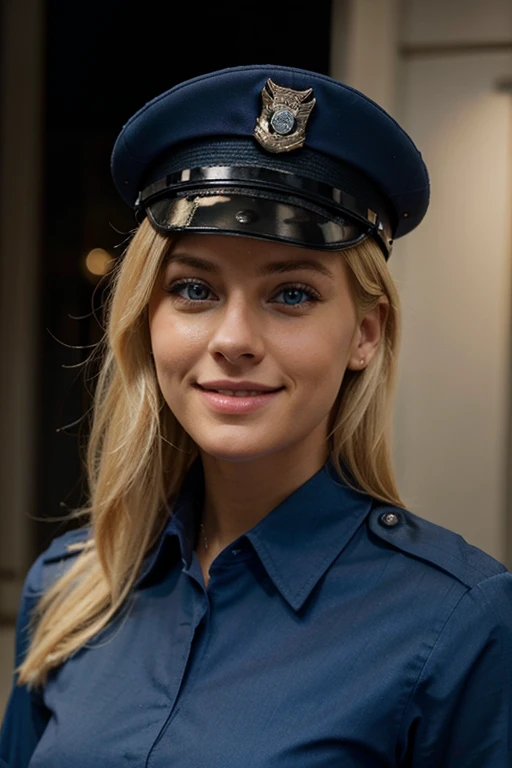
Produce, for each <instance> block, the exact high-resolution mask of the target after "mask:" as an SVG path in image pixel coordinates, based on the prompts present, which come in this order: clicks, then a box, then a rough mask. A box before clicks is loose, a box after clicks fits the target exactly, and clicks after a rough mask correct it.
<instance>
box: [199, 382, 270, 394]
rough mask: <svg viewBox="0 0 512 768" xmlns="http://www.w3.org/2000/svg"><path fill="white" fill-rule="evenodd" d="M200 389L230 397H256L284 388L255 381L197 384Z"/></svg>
mask: <svg viewBox="0 0 512 768" xmlns="http://www.w3.org/2000/svg"><path fill="white" fill-rule="evenodd" d="M197 386H198V387H199V388H200V389H203V390H205V391H207V392H218V393H219V394H221V395H227V396H229V397H255V396H256V395H261V394H264V393H266V392H278V391H279V390H280V389H283V387H267V385H266V384H257V383H256V382H254V381H229V380H225V379H224V380H222V381H205V382H204V383H203V384H199V383H198V384H197Z"/></svg>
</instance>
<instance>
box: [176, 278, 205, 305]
mask: <svg viewBox="0 0 512 768" xmlns="http://www.w3.org/2000/svg"><path fill="white" fill-rule="evenodd" d="M184 291H185V292H186V293H185V294H184V295H183V292H184ZM169 293H171V294H173V296H179V297H180V298H182V299H185V301H206V300H207V299H208V294H209V293H210V289H209V288H208V287H207V286H206V285H203V283H196V282H193V281H186V282H185V281H182V282H180V283H175V284H174V285H172V286H171V287H170V288H169Z"/></svg>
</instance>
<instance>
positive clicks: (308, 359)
mask: <svg viewBox="0 0 512 768" xmlns="http://www.w3.org/2000/svg"><path fill="white" fill-rule="evenodd" d="M180 254H186V255H188V256H193V257H197V258H200V259H202V260H207V261H209V262H211V263H213V264H214V265H215V266H217V267H218V269H219V274H212V273H211V272H207V271H206V270H204V269H200V268H198V267H191V266H188V265H187V266H184V265H182V264H179V263H173V257H177V256H179V255H180ZM304 259H310V260H316V261H317V262H320V263H321V264H323V265H325V266H327V267H328V268H329V269H330V270H331V272H332V273H333V279H331V278H329V277H327V276H325V275H323V274H319V273H317V272H313V271H309V270H308V271H305V270H296V269H294V270H293V272H286V273H283V274H270V275H265V276H262V275H260V274H259V273H258V267H260V266H262V265H264V264H268V263H269V262H276V261H283V260H287V261H288V260H296V261H303V260H304ZM178 278H179V279H180V280H182V279H184V280H192V282H194V281H195V280H196V279H197V280H198V281H199V283H200V284H201V286H202V288H197V284H195V283H194V284H195V285H196V287H194V288H191V287H190V285H189V286H188V287H187V288H184V289H181V296H182V297H183V296H186V297H188V298H190V297H191V294H192V299H193V300H194V303H193V304H192V303H190V302H189V303H188V304H187V303H186V302H185V301H183V299H180V298H179V297H178V296H177V295H171V294H170V293H169V288H170V287H171V285H172V283H173V281H174V283H176V281H177V279H178ZM297 283H300V284H301V285H302V288H304V289H307V288H309V287H310V288H312V289H313V291H314V292H316V293H318V294H319V295H320V297H321V299H322V300H321V301H318V302H311V301H310V302H307V303H303V301H301V302H300V306H290V305H289V304H286V303H284V297H285V295H286V296H287V297H288V299H289V298H290V295H293V296H294V297H296V296H297V293H295V294H290V293H286V291H287V290H289V289H290V287H291V288H292V290H293V288H294V287H295V290H296V291H298V294H300V295H301V297H302V298H303V299H305V298H307V296H305V295H304V294H301V290H302V288H301V287H298V286H297ZM283 290H284V291H285V293H284V294H283V293H282V291H283ZM198 295H200V296H207V297H208V298H207V300H206V301H199V300H197V298H198ZM149 328H150V336H151V344H152V349H153V355H154V360H155V366H156V371H157V377H158V382H159V385H160V387H161V390H162V393H163V395H164V398H165V400H166V402H167V404H168V406H169V408H170V409H171V410H172V411H173V413H174V414H175V416H176V418H177V419H178V421H179V422H180V423H181V425H182V426H183V427H184V429H185V430H186V431H187V432H188V434H189V435H190V436H191V437H192V439H193V440H194V441H195V442H196V443H197V445H198V446H199V448H200V450H201V452H202V453H203V452H204V453H205V454H207V455H209V456H211V457H215V458H216V459H218V460H220V461H228V462H248V461H254V460H258V459H261V458H263V457H271V456H275V457H276V458H277V455H278V454H279V455H280V456H282V455H283V454H287V453H290V455H291V454H293V455H294V456H295V457H297V456H299V457H302V459H303V458H304V456H306V455H307V456H312V457H315V458H314V459H313V460H314V461H315V462H316V463H318V462H319V461H321V460H322V459H320V457H322V458H323V459H325V458H326V455H327V453H326V434H327V425H328V417H329V412H330V410H331V408H332V406H333V403H334V401H335V399H336V395H337V393H338V391H339V388H340V385H341V382H342V379H343V375H344V372H345V370H346V368H347V367H350V368H354V369H356V370H359V369H361V364H360V359H361V357H365V358H366V359H367V360H368V359H369V358H370V357H371V354H372V352H373V347H374V346H376V342H375V339H372V338H370V337H369V338H366V336H368V334H366V333H365V331H364V328H363V327H362V325H361V323H359V324H358V322H357V316H356V309H355V305H354V302H353V300H352V298H351V295H350V291H349V282H348V276H347V267H346V266H345V264H344V261H343V255H342V254H339V253H329V252H320V251H314V250H309V249H305V248H299V247H295V246H291V245H286V244H279V243H272V242H267V241H263V240H256V239H251V238H243V237H234V236H228V235H193V234H187V235H183V236H181V237H180V238H178V239H177V240H176V241H175V244H174V246H173V250H172V254H171V259H170V261H169V262H168V263H167V264H166V266H165V267H164V269H163V270H162V273H161V275H160V276H159V278H158V279H157V281H156V284H155V287H154V290H153V293H152V296H151V300H150V305H149ZM370 336H371V334H370ZM231 378H232V379H236V380H242V379H245V380H250V381H254V382H258V383H261V384H265V385H267V386H271V387H284V388H285V389H284V390H283V391H282V392H281V393H280V394H279V395H278V396H277V397H275V398H273V399H272V400H271V402H270V403H269V404H268V405H266V406H264V407H263V408H260V409H258V410H256V411H254V412H252V413H246V414H236V415H233V414H221V413H217V412H215V411H213V410H212V409H211V408H210V407H209V406H208V404H207V403H206V402H205V401H204V398H203V396H202V395H201V393H200V392H199V391H197V389H195V388H194V387H193V386H192V385H193V383H194V382H197V381H199V382H205V381H211V380H215V379H231Z"/></svg>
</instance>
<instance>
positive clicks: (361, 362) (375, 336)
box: [347, 297, 389, 371]
mask: <svg viewBox="0 0 512 768" xmlns="http://www.w3.org/2000/svg"><path fill="white" fill-rule="evenodd" d="M388 309H389V303H388V301H387V300H386V299H384V297H383V299H382V300H381V301H379V303H378V304H377V305H376V306H375V307H374V308H373V309H372V310H371V311H370V312H368V314H366V315H365V316H364V317H363V318H362V320H361V322H360V324H359V328H358V330H357V333H356V336H355V338H354V347H353V350H352V354H351V356H350V361H349V364H348V366H347V368H348V369H349V370H351V371H362V370H364V369H365V368H366V367H367V366H368V364H369V363H370V362H371V360H372V358H373V356H374V354H375V353H376V351H377V349H378V348H379V346H380V343H381V341H382V338H383V333H384V326H385V323H386V319H387V315H388Z"/></svg>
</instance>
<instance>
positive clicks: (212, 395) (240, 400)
mask: <svg viewBox="0 0 512 768" xmlns="http://www.w3.org/2000/svg"><path fill="white" fill-rule="evenodd" d="M196 389H197V390H198V391H199V392H200V393H201V395H202V396H203V398H204V400H205V401H206V402H207V404H208V405H209V406H210V407H211V408H212V409H213V410H215V411H217V412H219V413H230V414H235V413H249V412H251V411H255V410H257V409H258V408H261V407H263V406H265V405H268V403H270V402H271V401H272V400H273V399H274V397H276V395H277V394H278V393H279V392H281V390H283V389H284V387H277V388H272V387H267V386H265V385H263V384H257V383H256V382H252V381H240V382H230V381H225V380H224V381H207V382H204V384H196Z"/></svg>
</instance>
